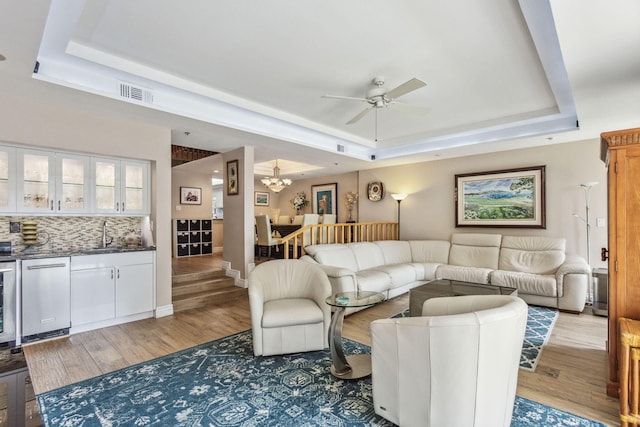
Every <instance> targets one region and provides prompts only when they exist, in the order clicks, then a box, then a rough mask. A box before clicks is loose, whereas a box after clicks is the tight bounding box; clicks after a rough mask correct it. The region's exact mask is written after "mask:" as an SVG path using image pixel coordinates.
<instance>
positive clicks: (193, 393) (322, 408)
mask: <svg viewBox="0 0 640 427" xmlns="http://www.w3.org/2000/svg"><path fill="white" fill-rule="evenodd" d="M344 347H345V351H347V352H349V353H369V347H368V346H365V345H363V344H359V343H356V342H353V341H350V340H345V342H344ZM330 363H331V362H330V355H329V351H328V350H325V351H315V352H309V353H298V354H292V355H285V356H271V357H258V358H256V357H254V356H253V348H252V341H251V331H245V332H241V333H239V334H236V335H232V336H230V337H226V338H222V339H219V340H216V341H213V342H210V343H207V344H202V345H199V346H197V347H193V348H189V349H186V350H183V351H181V352H178V353H174V354H170V355H168V356H164V357H161V358H158V359H154V360H151V361H149V362H145V363H141V364H139V365H135V366H130V367H128V368H124V369H121V370H118V371H115V372H112V373H109V374H105V375H102V376H100V377H96V378H91V379H89V380H85V381H82V382H79V383H75V384H71V385H68V386H65V387H62V388H59V389H56V390H52V391H49V392H46V393H43V394H40V395H38V396H37V398H38V405H39V407H40V413H41V416H42V420H43V423H44V425H45V426H47V427H53V426H64V427H73V426H83V427H88V426H110V427H124V426H127V427H129V426H151V425H153V426H162V427H165V426H182V427H187V426H190V427H191V426H193V427H195V426H209V427H210V426H243V427H257V426H261V427H262V426H290V427H294V426H295V427H299V426H309V427H311V426H345V427H346V426H349V427H352V426H355V427H365V426H393V424H391V423H389V422H388V421H386V420H385V419H383V418H381V417H379V416H377V415H376V414H375V412H374V410H373V403H372V394H371V379H370V378H365V379H362V380H359V381H343V380H340V379H338V378H335V377H334V376H333V375H331V373H330V372H329V367H330ZM551 425H553V426H560V427H562V426H573V427H576V426H580V427H600V426H604V424H600V423H597V422H594V421H590V420H587V419H584V418H581V417H578V416H575V415H572V414H569V413H567V412H563V411H560V410H557V409H553V408H550V407H548V406H544V405H541V404H539V403H536V402H533V401H530V400H527V399H523V398H521V397H516V404H515V408H514V413H513V422H512V427H529V426H551Z"/></svg>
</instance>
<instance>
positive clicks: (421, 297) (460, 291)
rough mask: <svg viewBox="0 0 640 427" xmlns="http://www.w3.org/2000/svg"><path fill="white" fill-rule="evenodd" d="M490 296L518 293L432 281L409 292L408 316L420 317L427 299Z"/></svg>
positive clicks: (449, 281)
mask: <svg viewBox="0 0 640 427" xmlns="http://www.w3.org/2000/svg"><path fill="white" fill-rule="evenodd" d="M491 294H497V295H513V296H518V291H517V289H515V288H506V287H504V286H495V285H484V284H480V283H471V282H462V281H460V280H449V279H436V280H432V281H430V282H427V283H425V284H424V285H421V286H417V287H415V288H412V289H410V290H409V316H411V317H416V316H421V315H422V304H423V303H424V302H425V301H426V300H428V299H429V298H438V297H455V296H459V295H491Z"/></svg>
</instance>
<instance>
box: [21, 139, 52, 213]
mask: <svg viewBox="0 0 640 427" xmlns="http://www.w3.org/2000/svg"><path fill="white" fill-rule="evenodd" d="M17 160H18V162H17V163H18V194H17V198H18V200H17V202H18V206H17V209H18V212H24V213H44V214H46V213H52V212H53V205H54V198H55V195H54V193H55V153H52V152H49V151H39V150H25V149H19V150H18V151H17Z"/></svg>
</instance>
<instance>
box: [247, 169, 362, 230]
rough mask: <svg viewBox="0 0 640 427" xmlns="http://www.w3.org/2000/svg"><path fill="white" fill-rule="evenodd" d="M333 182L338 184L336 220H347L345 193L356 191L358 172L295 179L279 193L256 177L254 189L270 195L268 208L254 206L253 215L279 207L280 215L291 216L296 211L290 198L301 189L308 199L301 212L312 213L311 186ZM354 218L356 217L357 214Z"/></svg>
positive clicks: (262, 213) (265, 212)
mask: <svg viewBox="0 0 640 427" xmlns="http://www.w3.org/2000/svg"><path fill="white" fill-rule="evenodd" d="M334 182H335V183H336V184H338V195H337V198H336V203H337V205H338V218H337V221H338V222H344V221H346V220H347V216H348V212H347V208H346V206H345V195H346V194H347V193H348V192H349V191H354V192H357V191H358V173H357V172H351V173H347V174H341V175H332V176H326V177H322V178H317V179H301V180H295V181H293V184H291V187H289V188H287V189H284V190H282V191H281V192H280V193H274V192H272V191H269V190H268V189H267V188H266V187H265V186H264V184H262V183H261V182H260V180H259V179H258V180H256V181H255V182H254V184H255V189H256V190H258V191H269V194H270V197H269V207H268V208H267V207H263V206H255V207H254V212H255V215H264V214H270V210H271V209H276V208H279V209H280V215H290V216H291V217H293V215H295V214H296V211H295V209H293V206H292V205H291V200H292V199H293V196H294V195H295V194H296V193H298V192H301V191H303V192H304V193H305V194H306V195H307V199H308V200H309V204H308V205H307V206H305V208H304V209H302V211H301V213H303V214H304V213H313V203H312V200H311V195H312V193H311V186H312V185H322V184H331V183H334ZM355 213H356V211H355V210H354V215H355ZM354 219H357V216H356V218H354Z"/></svg>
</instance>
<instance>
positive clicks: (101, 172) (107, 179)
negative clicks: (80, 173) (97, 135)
mask: <svg viewBox="0 0 640 427" xmlns="http://www.w3.org/2000/svg"><path fill="white" fill-rule="evenodd" d="M91 171H92V176H93V182H94V185H93V197H92V198H93V202H94V206H93V210H94V212H96V213H104V214H125V215H146V214H149V211H150V207H149V206H150V192H149V162H137V161H133V160H117V159H108V158H97V157H95V158H92V160H91Z"/></svg>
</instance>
